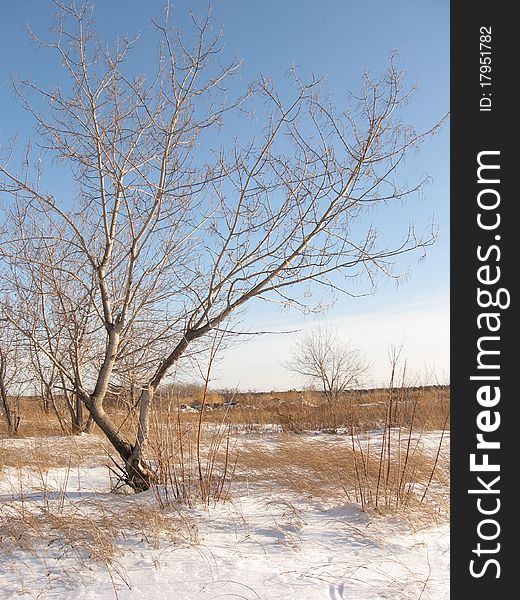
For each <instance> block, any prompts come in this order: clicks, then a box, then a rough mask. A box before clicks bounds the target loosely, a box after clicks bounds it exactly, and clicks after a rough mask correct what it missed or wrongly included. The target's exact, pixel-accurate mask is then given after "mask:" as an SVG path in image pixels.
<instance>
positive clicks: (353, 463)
mask: <svg viewBox="0 0 520 600" xmlns="http://www.w3.org/2000/svg"><path fill="white" fill-rule="evenodd" d="M404 441H405V440H404V439H402V442H404ZM411 444H412V445H413V449H412V453H411V456H409V458H408V461H407V462H406V461H405V454H406V446H405V445H404V444H403V445H402V446H401V449H400V451H399V448H398V445H397V444H395V446H394V447H392V449H391V464H390V469H389V471H388V478H386V470H385V477H384V479H383V482H381V481H380V482H379V488H380V489H379V495H380V496H379V502H377V503H376V495H377V493H378V492H377V490H378V478H379V477H378V475H379V472H380V467H381V461H380V448H381V437H380V436H378V437H377V438H374V439H370V438H369V437H367V438H366V439H364V440H362V441H360V442H359V444H358V443H357V442H356V443H355V444H354V446H352V445H350V444H349V442H348V441H347V439H345V438H343V439H341V440H339V439H330V440H327V439H326V438H324V437H323V436H316V438H314V439H313V438H312V437H302V436H297V435H293V434H286V435H284V436H281V437H280V440H279V443H278V444H277V446H276V447H272V448H267V447H265V446H264V447H262V446H261V445H254V444H248V445H247V446H246V447H244V448H242V449H241V451H240V455H239V461H238V465H239V470H238V472H237V479H238V480H239V481H240V480H247V481H248V482H249V483H250V485H256V486H271V487H272V486H276V488H278V489H279V488H280V487H283V488H284V489H287V490H290V491H291V492H293V493H294V494H296V495H297V496H299V497H302V498H307V499H309V500H319V501H321V502H324V503H327V504H337V503H342V502H345V501H348V502H356V503H358V504H360V505H361V506H362V507H363V508H364V509H366V510H377V511H378V512H395V511H400V512H406V511H408V510H412V511H420V512H423V513H428V514H430V515H433V514H434V513H437V514H439V515H444V516H445V515H446V513H447V508H448V507H447V502H448V500H447V497H446V486H447V484H448V480H449V462H448V455H447V452H446V449H445V448H442V447H441V458H440V460H438V459H437V457H436V451H434V452H431V451H429V450H425V449H423V448H422V447H421V439H420V437H419V436H413V437H412V440H411ZM436 459H437V460H436ZM405 462H406V468H404V465H405ZM383 465H386V463H383ZM430 478H431V484H430V485H429V487H428V482H429V481H430ZM385 482H386V485H384V483H385ZM427 488H428V489H427ZM424 492H426V495H424Z"/></svg>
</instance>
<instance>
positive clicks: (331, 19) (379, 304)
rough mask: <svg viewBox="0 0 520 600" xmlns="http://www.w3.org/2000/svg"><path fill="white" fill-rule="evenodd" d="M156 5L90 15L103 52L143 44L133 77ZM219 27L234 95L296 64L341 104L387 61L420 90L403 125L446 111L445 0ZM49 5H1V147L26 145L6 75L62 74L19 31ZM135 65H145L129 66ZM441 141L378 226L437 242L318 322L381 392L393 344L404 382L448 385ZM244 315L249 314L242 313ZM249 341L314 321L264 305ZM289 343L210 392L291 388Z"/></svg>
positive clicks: (198, 8)
mask: <svg viewBox="0 0 520 600" xmlns="http://www.w3.org/2000/svg"><path fill="white" fill-rule="evenodd" d="M163 5H164V3H163V2H162V0H148V1H147V2H142V1H141V0H124V1H123V0H104V1H103V2H101V1H98V2H97V3H95V8H96V14H97V20H98V24H99V29H100V31H101V34H102V36H103V37H104V38H106V40H107V41H109V40H110V39H111V38H113V36H114V35H115V34H116V33H119V34H124V33H126V32H127V31H128V32H129V33H131V34H135V33H140V34H141V45H142V49H143V50H144V54H143V56H144V58H139V57H138V56H137V55H138V54H139V52H138V53H137V54H136V58H135V59H134V60H135V62H134V65H133V66H135V68H137V69H142V70H146V69H147V68H148V66H149V65H150V62H149V61H150V60H151V57H152V56H153V50H152V46H151V43H152V37H151V26H150V16H151V15H159V14H160V13H161V10H162V7H163ZM173 6H174V21H175V22H176V23H177V24H178V25H179V26H180V27H181V28H183V27H184V26H185V24H186V23H188V20H189V16H188V15H189V10H190V8H191V9H192V10H193V11H194V13H196V14H203V13H204V12H205V10H206V7H207V3H206V2H202V1H193V2H188V1H187V0H186V1H178V2H176V3H174V4H173ZM212 12H213V17H214V20H215V24H216V25H221V26H222V27H223V29H224V42H225V53H226V54H227V55H228V56H229V57H231V56H233V55H235V54H238V55H239V56H240V57H242V58H243V60H244V64H243V68H242V71H241V74H240V76H239V78H238V80H237V82H236V83H235V85H236V86H237V89H238V87H239V86H240V85H244V86H245V85H246V84H247V82H249V81H250V80H253V79H255V78H257V77H258V76H259V75H260V73H262V74H264V75H268V76H270V77H272V78H273V79H274V81H275V82H276V83H277V84H278V85H279V86H281V87H282V89H283V87H284V86H285V85H286V81H287V77H286V75H287V70H288V68H289V67H290V66H291V65H292V64H295V65H297V66H299V67H301V68H302V70H303V72H304V73H307V74H310V73H314V74H316V75H324V74H326V76H327V87H328V88H329V89H330V90H331V91H332V92H333V93H334V95H335V96H336V98H338V99H341V98H342V97H343V96H344V95H345V93H346V92H347V91H356V90H357V89H358V88H359V81H360V78H361V75H362V73H363V71H364V70H365V69H368V70H370V71H371V72H373V73H374V75H377V74H380V73H381V72H382V71H383V70H384V68H385V66H386V65H387V64H388V56H389V54H390V53H391V52H392V51H393V50H397V51H398V56H399V59H398V64H399V67H400V68H402V69H404V70H405V71H406V73H407V81H408V83H410V84H415V83H416V84H417V86H418V90H417V92H416V94H415V96H414V99H413V102H412V103H411V105H410V106H409V108H408V110H407V120H408V121H409V122H410V123H412V124H413V125H414V126H415V127H416V128H417V129H418V130H419V131H420V130H426V129H429V128H430V127H431V126H432V125H433V124H434V123H435V122H436V121H438V120H439V119H440V118H441V117H442V116H443V115H444V114H445V113H446V112H447V111H448V109H449V3H448V2H447V0H422V1H420V2H417V1H413V0H409V1H404V0H397V1H394V2H387V1H384V0H380V1H365V2H360V1H350V0H329V1H328V2H326V3H318V2H311V1H308V0H303V1H302V0H299V1H297V0H285V1H284V2H280V1H279V0H278V1H276V2H275V1H274V0H265V1H263V2H246V1H244V0H242V1H240V0H216V1H215V2H214V3H213V5H212ZM49 15H50V8H49V4H48V3H47V2H45V1H42V0H18V1H17V2H8V3H4V6H3V7H2V24H1V26H0V114H1V118H0V143H1V144H2V145H5V144H6V141H7V140H8V139H9V138H11V137H12V136H14V135H18V138H19V140H20V143H21V142H23V141H25V140H26V139H27V137H28V136H29V135H30V129H29V128H28V125H27V119H26V114H25V113H24V112H23V110H22V109H21V108H20V107H19V106H18V105H17V103H16V100H15V98H14V94H13V93H12V91H11V90H10V88H9V84H8V80H9V76H10V75H19V76H21V77H29V78H37V79H38V80H40V81H44V80H45V81H52V80H55V79H56V78H57V77H59V69H57V67H56V65H55V63H53V62H50V61H49V58H50V57H49V55H48V54H46V53H45V52H44V51H42V50H40V49H38V48H37V47H36V46H35V45H34V44H32V43H31V42H29V40H28V37H27V35H26V33H25V31H24V28H25V25H26V23H30V24H31V26H32V27H33V28H34V29H35V30H37V31H38V32H40V33H44V32H45V30H46V29H47V28H48V26H49V24H50V19H49ZM138 61H142V62H138ZM448 165H449V130H448V127H445V128H444V129H443V130H442V131H441V133H440V134H439V135H438V136H437V137H436V138H434V139H433V140H432V141H431V142H427V143H426V144H425V145H423V147H422V149H421V151H420V153H419V154H418V155H417V156H413V157H411V158H410V159H409V160H408V162H407V165H406V169H405V171H404V172H403V173H402V177H403V180H409V181H415V180H417V179H419V178H420V177H421V176H422V175H423V174H425V173H428V174H429V175H430V176H431V177H432V183H431V185H429V186H428V187H427V188H426V190H425V193H424V195H423V198H422V199H421V200H416V199H411V200H410V201H409V202H408V203H407V204H406V205H404V206H402V207H399V209H398V210H395V209H392V210H386V211H385V212H384V213H383V215H382V217H379V218H380V219H381V220H382V221H384V226H385V228H388V231H389V232H392V234H393V233H394V232H396V231H402V232H405V231H406V228H407V224H408V222H410V221H413V222H415V223H416V225H417V227H418V229H419V230H422V229H425V228H426V227H427V225H428V223H429V222H430V221H431V218H432V216H433V215H434V217H435V222H436V224H437V226H438V227H439V240H438V242H437V244H436V245H435V246H434V247H432V248H430V249H429V251H428V253H427V256H426V259H425V260H424V261H423V262H421V263H419V264H417V261H416V260H415V258H416V257H411V256H410V257H407V259H406V262H405V263H403V264H402V265H401V266H402V268H407V267H408V266H411V272H412V274H411V277H410V278H409V279H408V280H407V281H406V282H405V283H403V284H402V285H401V286H399V287H398V288H396V287H395V284H394V283H392V282H383V281H381V282H380V284H379V288H378V291H377V293H376V294H375V295H374V296H370V297H364V298H359V299H352V298H348V297H341V298H339V299H338V301H337V303H336V305H335V307H334V309H332V310H329V311H328V312H327V313H326V314H325V315H322V317H321V318H322V319H324V320H326V321H327V322H328V323H329V324H330V325H331V326H333V327H337V328H338V329H339V330H340V332H341V333H342V335H343V336H344V337H345V338H346V339H349V340H351V342H352V343H353V344H355V345H358V346H360V347H361V348H362V349H363V350H364V351H365V352H366V353H367V356H368V358H369V360H370V361H371V362H372V364H373V367H372V376H371V377H372V382H373V383H375V384H379V383H381V382H383V381H384V380H385V379H386V377H387V374H388V366H387V349H388V345H389V344H390V343H401V342H404V354H405V355H406V356H407V357H408V363H409V368H410V370H417V371H420V370H424V369H425V368H431V369H434V370H435V371H436V372H437V374H438V376H439V378H440V379H443V380H446V379H447V378H448V376H449V373H448V368H449V346H448V343H449V338H448V336H449V307H448V298H449V291H448V290H449V244H448V230H449V229H448V228H449V166H448ZM251 309H252V310H251ZM242 319H243V323H244V326H245V327H246V328H249V329H254V328H258V329H271V330H280V331H281V330H286V329H299V328H310V327H313V326H315V324H316V319H315V318H312V319H311V318H304V317H303V316H302V315H300V314H299V313H296V312H287V311H285V312H279V311H276V310H273V309H272V308H269V307H266V306H265V305H264V304H258V305H254V306H253V307H250V311H249V312H246V313H245V314H244V315H243V317H242ZM291 343H292V339H291V338H290V336H271V337H262V338H255V339H254V340H252V341H250V342H248V343H245V344H244V345H242V346H241V347H240V348H235V349H233V350H231V351H229V352H228V353H227V354H226V355H225V356H223V357H222V359H221V361H220V363H219V366H218V368H217V370H216V372H215V381H214V385H215V386H217V387H218V386H229V387H234V386H239V387H241V388H246V389H248V388H256V389H266V388H267V389H271V388H277V389H283V388H291V387H298V385H300V383H301V382H299V381H298V380H295V379H293V378H292V376H290V375H289V374H288V373H287V372H286V371H284V370H283V368H282V367H281V364H280V363H281V362H283V360H284V358H285V357H286V355H287V352H288V350H289V348H290V346H291Z"/></svg>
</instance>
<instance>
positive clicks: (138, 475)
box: [84, 397, 157, 492]
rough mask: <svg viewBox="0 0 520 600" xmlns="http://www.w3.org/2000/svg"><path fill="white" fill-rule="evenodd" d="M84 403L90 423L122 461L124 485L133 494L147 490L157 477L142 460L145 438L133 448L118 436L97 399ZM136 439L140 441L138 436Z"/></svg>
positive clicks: (88, 399)
mask: <svg viewBox="0 0 520 600" xmlns="http://www.w3.org/2000/svg"><path fill="white" fill-rule="evenodd" d="M84 401H85V404H86V406H87V408H88V409H89V411H90V415H91V417H92V421H93V422H95V423H96V425H97V426H98V427H99V428H100V429H101V431H103V433H104V434H105V435H106V437H107V438H108V440H109V442H110V443H111V444H112V446H113V447H114V449H115V450H116V451H117V453H118V454H119V456H120V457H121V459H122V460H123V471H124V473H125V476H124V479H125V481H126V483H127V484H128V485H129V486H130V487H131V488H132V489H133V490H134V491H135V492H144V491H146V490H149V489H150V487H151V486H152V485H153V484H154V482H155V481H156V479H157V477H156V474H155V473H154V471H153V469H151V468H150V466H149V465H147V464H146V462H145V461H144V459H143V449H144V441H145V438H143V440H142V441H140V442H138V443H136V445H135V446H132V445H131V444H130V443H128V442H127V441H126V440H124V439H123V438H122V437H121V436H120V434H119V432H118V431H117V429H116V428H115V426H114V424H113V423H112V421H111V419H110V418H109V416H108V415H107V413H106V412H105V410H104V409H103V407H102V405H101V402H100V400H99V399H97V400H95V399H93V398H91V397H87V398H84ZM138 439H140V438H139V436H138Z"/></svg>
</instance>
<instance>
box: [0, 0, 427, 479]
mask: <svg viewBox="0 0 520 600" xmlns="http://www.w3.org/2000/svg"><path fill="white" fill-rule="evenodd" d="M55 5H56V8H57V12H58V19H57V22H56V27H55V33H56V36H55V39H54V40H53V41H51V42H44V41H42V40H39V39H38V38H37V37H36V36H34V39H35V40H36V41H37V42H38V43H39V44H41V46H42V48H43V49H45V50H49V51H54V52H55V53H56V54H57V56H58V59H59V61H60V64H61V65H62V66H63V69H64V71H63V77H64V79H63V82H62V83H61V84H60V85H57V86H53V87H50V88H49V89H45V88H43V87H42V86H40V85H38V84H36V83H33V82H24V81H18V82H15V84H14V85H15V90H16V93H17V94H18V97H19V98H20V100H21V102H22V103H23V105H24V106H25V108H26V109H27V110H28V112H29V114H30V115H31V116H32V117H33V118H34V119H35V122H36V125H37V127H38V134H39V136H40V144H41V145H43V146H44V147H45V148H46V150H47V151H48V152H49V153H50V154H51V155H52V156H53V157H54V158H55V159H56V160H57V161H58V164H59V165H60V168H62V169H63V172H64V173H66V174H67V177H69V178H71V179H72V183H71V185H70V189H71V190H73V191H72V192H71V193H70V194H61V195H60V194H58V193H57V192H56V191H55V192H54V193H53V190H52V186H51V184H50V183H48V182H47V180H46V178H45V171H44V169H43V168H42V166H41V165H43V164H44V161H41V162H40V161H36V160H35V159H33V158H32V156H33V153H32V152H30V151H29V152H28V153H27V155H26V159H25V160H24V161H23V166H22V167H21V169H17V168H15V166H13V165H14V162H15V159H14V157H15V153H13V152H8V153H7V156H6V158H5V160H4V161H3V162H2V163H1V166H0V190H1V191H3V192H7V193H8V194H9V195H10V197H11V206H10V208H9V213H8V218H9V220H10V225H11V230H12V232H13V233H12V235H11V238H10V240H8V241H7V242H6V243H5V244H4V249H3V254H4V259H5V260H7V261H8V262H9V264H10V265H11V266H10V279H9V284H10V286H11V289H12V292H11V293H12V294H13V297H16V298H17V302H16V303H12V304H11V308H10V309H9V310H8V311H7V312H6V318H8V319H9V320H10V322H11V323H12V324H13V325H14V326H16V327H17V328H18V329H19V330H20V331H21V332H23V333H24V334H25V335H26V336H28V337H29V338H30V339H31V340H32V342H33V343H34V344H35V345H36V346H37V347H38V348H39V350H40V352H42V353H43V354H44V355H45V356H46V358H47V359H48V360H49V361H51V362H52V363H53V364H54V365H55V366H56V368H57V369H58V370H59V371H60V373H61V374H62V375H63V377H64V378H65V379H66V380H67V381H68V382H69V383H70V385H72V386H73V387H74V389H76V390H77V392H78V394H79V396H80V398H81V400H82V402H83V403H84V404H85V406H86V407H87V409H88V411H89V412H90V414H91V415H92V417H93V419H94V421H95V422H96V423H97V425H98V426H99V427H100V428H101V430H102V431H103V432H104V433H105V435H106V436H107V438H108V439H109V440H110V442H111V443H112V445H113V446H114V448H115V449H116V450H117V452H118V453H119V455H120V456H121V458H122V459H123V461H124V466H125V469H126V472H127V474H128V481H129V483H130V484H131V485H132V486H133V487H134V489H135V490H143V489H147V488H148V487H149V486H150V485H151V483H152V482H153V479H154V475H153V472H152V471H151V469H150V468H149V466H148V465H147V464H146V462H145V460H144V451H145V447H146V441H147V437H148V429H149V420H150V410H151V407H152V403H153V400H154V396H155V393H156V390H157V388H158V387H159V386H160V384H161V383H162V382H164V380H165V378H167V376H168V374H169V373H170V372H171V370H172V368H173V367H174V366H175V365H177V363H178V362H179V361H180V360H181V358H183V357H185V356H186V355H187V354H189V352H192V351H193V350H194V349H197V348H198V347H199V344H200V343H201V342H202V341H203V340H204V339H205V338H206V337H207V336H208V335H210V334H211V333H212V332H215V331H219V330H221V329H223V328H224V325H223V324H224V322H225V321H227V320H229V319H230V318H231V317H232V316H233V315H234V314H236V313H237V311H239V310H240V309H242V308H243V307H244V306H245V305H246V304H248V303H250V302H252V301H253V300H254V299H262V300H264V301H267V302H277V303H282V304H291V305H293V306H297V307H299V308H302V309H305V310H306V309H309V308H312V306H311V305H310V304H309V302H310V300H309V298H310V295H309V290H310V289H311V288H314V287H316V286H318V287H319V286H322V287H323V289H324V290H325V292H326V293H328V292H331V291H333V290H335V289H336V290H337V289H342V290H343V291H345V292H346V293H351V292H350V290H349V289H348V287H347V285H348V281H349V280H350V278H352V277H366V279H367V282H368V284H369V285H370V284H372V283H373V281H374V279H375V277H376V276H377V274H378V273H381V274H383V275H387V276H391V277H397V276H398V275H396V274H395V273H393V271H392V264H391V263H392V259H393V258H395V257H397V256H398V255H401V254H404V253H407V252H410V251H412V250H416V249H418V248H424V247H426V246H427V245H429V244H431V243H432V241H433V237H434V236H433V234H432V233H427V234H426V236H425V237H418V236H417V235H416V233H415V231H414V229H413V228H412V227H409V228H408V230H407V231H405V232H404V237H403V238H402V239H401V240H400V241H399V242H397V243H396V244H395V245H394V246H385V245H384V244H383V243H381V241H380V239H379V235H378V233H377V231H376V230H375V229H374V228H373V227H372V226H371V225H370V223H369V224H368V225H367V224H365V225H364V226H363V216H364V215H365V214H366V213H367V211H369V210H371V209H373V208H374V206H375V205H378V204H380V203H391V202H395V203H396V209H397V208H398V206H399V205H400V203H401V200H402V199H403V198H405V197H407V196H408V195H410V194H413V193H415V192H417V191H418V190H419V189H420V187H421V184H422V183H423V182H418V183H417V184H416V185H413V186H411V187H409V186H406V185H405V186H403V187H397V183H396V181H398V177H397V173H398V170H399V166H400V165H401V163H402V162H403V160H404V158H405V156H406V155H407V153H408V152H409V151H410V150H411V149H413V148H415V147H416V146H417V145H418V144H419V143H420V142H421V141H422V140H424V139H425V137H426V136H427V135H430V134H431V133H433V132H434V130H435V128H434V129H432V130H431V131H429V132H427V133H425V134H417V133H416V132H415V131H414V129H413V128H412V127H408V126H404V125H403V124H402V120H401V118H402V117H401V115H400V112H401V107H402V106H403V104H404V103H406V102H407V101H408V99H409V93H408V92H406V91H403V89H402V74H401V73H399V72H398V71H397V70H396V68H395V66H394V65H393V63H391V64H390V66H389V68H388V70H387V72H386V73H385V74H384V75H383V76H382V77H381V79H379V80H373V79H371V78H370V77H369V76H368V75H367V76H366V77H365V78H364V80H363V83H362V89H361V93H360V95H359V96H358V97H355V96H352V97H351V98H350V100H351V102H350V106H349V107H347V108H346V109H341V110H339V111H338V110H336V108H335V107H334V104H333V102H332V100H330V96H326V97H325V99H323V97H322V95H321V92H320V89H321V87H322V82H321V81H319V80H315V79H313V80H311V81H309V82H303V81H302V80H301V79H300V78H299V76H298V73H297V72H296V71H294V72H293V87H292V89H293V96H292V98H289V99H288V98H285V97H282V96H281V95H279V94H278V93H277V91H276V89H275V87H274V85H273V84H272V82H270V81H268V80H266V79H261V80H260V81H259V82H257V83H255V84H253V85H251V86H250V87H249V88H248V89H247V90H246V91H245V92H244V93H243V95H242V96H240V97H236V98H232V94H231V92H230V91H229V90H228V89H226V86H227V82H228V81H229V80H230V78H232V77H233V75H234V74H235V72H237V69H238V67H239V63H238V62H236V61H234V62H232V63H231V64H228V65H225V66H222V65H220V64H218V61H217V59H218V57H219V52H220V33H218V32H217V33H216V34H213V33H212V29H211V19H210V17H209V16H207V17H205V18H203V19H201V20H198V19H196V18H195V17H193V32H194V33H195V36H194V37H195V39H194V41H192V42H191V43H188V42H187V41H186V39H185V38H184V37H183V36H182V35H181V33H180V32H178V31H175V30H174V29H172V28H171V26H170V25H169V21H168V11H166V17H165V19H164V20H162V21H160V22H159V21H154V27H155V31H156V33H157V37H158V48H159V49H158V57H157V61H156V72H155V73H153V74H152V73H149V74H147V76H145V75H142V74H138V75H136V76H131V75H130V67H131V63H130V62H128V60H127V59H128V57H129V56H130V55H131V53H132V52H133V51H134V46H135V43H134V41H132V40H129V39H125V40H123V41H122V40H118V41H117V42H116V43H115V44H114V45H113V46H112V47H111V48H108V47H107V45H106V44H104V43H102V42H101V41H100V40H99V39H98V38H97V36H96V33H95V29H94V26H93V21H92V11H91V7H89V6H88V4H85V5H83V6H81V7H79V6H77V5H75V4H73V5H71V6H68V5H65V4H62V3H61V2H59V1H56V2H55ZM192 39H193V36H192ZM253 110H254V111H255V119H256V121H255V122H258V123H261V124H262V127H261V128H258V127H255V125H254V122H253V121H247V122H246V121H241V120H240V119H243V118H247V116H248V115H250V114H252V111H253ZM224 118H226V119H231V120H230V121H229V122H230V124H231V127H235V126H236V127H238V131H237V132H234V131H233V129H231V132H230V133H231V135H230V136H224V135H223V134H221V129H220V128H221V125H222V124H223V122H224ZM241 124H242V126H241V127H240V125H241ZM235 133H236V136H235ZM217 134H219V135H220V137H218V136H217ZM219 139H220V140H222V147H217V148H215V145H216V144H218V143H219V142H218V140H219ZM44 157H45V155H44ZM33 163H34V165H35V166H32V165H33ZM56 255H58V256H59V260H54V259H52V256H56ZM41 270H43V271H44V272H45V273H46V274H49V273H50V274H51V275H52V276H56V277H57V278H58V279H62V280H63V281H64V282H66V285H60V286H59V290H60V291H59V294H61V296H62V297H61V298H60V299H59V302H60V303H63V304H64V305H67V306H68V307H69V308H68V309H67V310H68V311H69V314H70V312H76V311H80V312H82V313H83V314H85V315H88V327H87V329H88V332H89V336H90V339H91V343H92V344H94V346H95V347H96V348H99V349H100V352H99V354H98V353H97V352H96V353H95V354H96V356H97V358H95V359H93V360H92V361H91V363H90V364H91V367H92V368H91V369H90V370H89V372H88V373H80V372H79V369H78V368H77V367H78V365H76V364H73V365H71V364H68V363H66V362H65V361H63V360H62V359H61V358H60V356H57V355H55V354H54V353H53V352H52V351H51V350H50V348H49V347H48V346H47V345H46V343H45V342H44V340H42V339H41V336H40V334H39V333H38V330H37V329H35V328H34V326H33V323H34V320H35V319H36V321H40V320H41V318H42V313H43V312H44V311H45V310H46V309H45V304H46V303H47V302H51V301H56V300H51V299H49V298H47V297H46V296H45V297H44V298H43V299H42V298H41V297H40V296H41V293H40V291H39V290H38V285H37V284H35V279H36V280H37V279H38V277H39V275H38V271H41ZM37 299H38V301H36V300H37ZM136 331H138V332H139V336H137V337H136V335H135V334H136ZM136 351H138V352H140V353H141V356H142V357H143V360H144V361H145V362H146V364H149V365H150V366H151V368H150V369H147V370H145V373H144V374H143V380H142V381H141V382H140V385H139V386H138V387H139V399H138V410H139V423H138V427H137V430H136V432H135V438H134V439H131V440H127V439H124V438H123V437H122V435H121V433H120V432H119V431H118V429H117V427H116V426H115V424H114V422H113V421H112V420H111V418H110V417H109V415H108V414H107V412H106V411H105V408H104V401H105V397H106V394H107V390H108V389H109V386H110V385H111V384H112V383H113V382H114V381H115V379H117V371H118V367H119V365H122V364H123V363H124V360H125V354H127V353H131V352H136ZM152 367H153V368H152Z"/></svg>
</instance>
